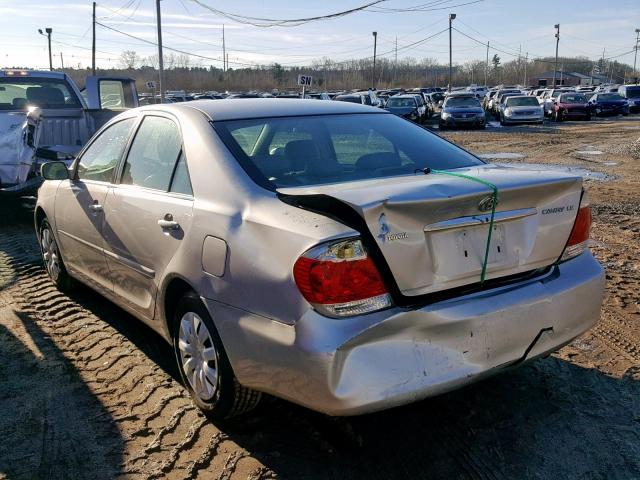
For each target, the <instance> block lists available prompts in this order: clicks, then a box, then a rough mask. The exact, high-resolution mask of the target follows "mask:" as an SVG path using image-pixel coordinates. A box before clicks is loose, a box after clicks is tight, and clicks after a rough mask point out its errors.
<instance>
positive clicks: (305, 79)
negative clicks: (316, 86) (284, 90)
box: [298, 75, 313, 87]
mask: <svg viewBox="0 0 640 480" xmlns="http://www.w3.org/2000/svg"><path fill="white" fill-rule="evenodd" d="M312 81H313V77H312V76H311V75H298V85H302V86H304V87H309V86H311V82H312Z"/></svg>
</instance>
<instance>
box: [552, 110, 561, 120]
mask: <svg viewBox="0 0 640 480" xmlns="http://www.w3.org/2000/svg"><path fill="white" fill-rule="evenodd" d="M553 119H554V120H555V121H556V122H561V121H562V113H560V112H555V113H554V114H553Z"/></svg>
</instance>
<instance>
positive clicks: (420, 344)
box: [35, 99, 604, 418]
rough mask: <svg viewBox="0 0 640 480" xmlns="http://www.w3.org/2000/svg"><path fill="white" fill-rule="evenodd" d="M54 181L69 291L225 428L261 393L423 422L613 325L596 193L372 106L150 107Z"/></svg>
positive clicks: (57, 238)
mask: <svg viewBox="0 0 640 480" xmlns="http://www.w3.org/2000/svg"><path fill="white" fill-rule="evenodd" d="M42 175H43V176H44V177H45V179H46V181H45V182H44V184H43V186H42V187H41V189H40V191H39V196H38V202H37V207H36V211H35V223H36V230H37V234H38V237H39V240H40V242H41V245H42V253H43V257H44V260H45V265H46V268H47V271H48V272H49V275H50V276H51V279H52V281H53V282H55V284H56V285H57V286H58V287H59V288H60V289H69V288H72V287H73V285H74V283H75V282H76V281H80V282H82V283H85V284H87V285H89V286H90V287H92V288H94V289H95V290H97V291H98V292H100V293H102V294H103V295H105V296H106V297H108V298H109V299H111V300H112V301H114V302H115V303H117V304H118V305H119V306H121V307H122V308H123V309H125V310H127V311H129V312H130V313H131V314H133V315H134V316H136V317H138V318H139V319H140V320H141V321H143V322H144V323H146V324H147V325H149V326H150V327H151V328H152V329H154V330H155V331H157V332H159V333H160V334H161V335H162V336H163V337H164V338H165V339H166V340H167V341H168V342H170V343H171V344H172V345H173V348H174V351H175V358H176V362H177V365H178V367H179V370H180V373H181V375H182V378H183V381H184V385H185V387H186V389H187V390H188V391H189V393H190V394H191V396H192V397H193V400H194V402H195V403H196V404H197V405H198V406H199V407H200V408H201V409H202V410H203V411H204V412H205V413H207V414H208V415H210V416H211V417H213V418H226V417H230V416H233V415H236V414H239V413H242V412H244V411H247V410H249V409H251V408H252V407H254V406H255V405H256V404H257V402H258V401H259V399H260V396H261V392H267V393H270V394H273V395H276V396H279V397H282V398H285V399H287V400H290V401H292V402H296V403H298V404H301V405H305V406H307V407H309V408H311V409H315V410H317V411H320V412H325V413H327V414H331V415H353V414H360V413H365V412H370V411H375V410H381V409H385V408H389V407H393V406H397V405H401V404H405V403H408V402H413V401H416V400H419V399H421V398H425V397H427V396H431V395H436V394H440V393H442V392H445V391H448V390H452V389H455V388H457V387H460V386H462V385H465V384H468V383H470V382H473V381H476V380H479V379H481V378H484V377H486V376H488V375H490V374H493V373H497V372H500V371H502V370H504V369H505V368H507V367H511V366H515V365H518V364H521V363H523V362H524V361H528V360H531V359H534V358H537V357H540V356H542V355H547V354H548V353H549V352H552V351H554V350H557V349H558V348H560V347H561V346H562V345H564V344H566V343H568V342H570V341H571V340H572V339H574V338H575V337H576V336H578V335H580V334H581V333H583V332H584V331H586V330H587V329H589V328H590V327H591V326H592V325H593V324H594V323H595V322H596V321H597V320H598V318H599V315H600V307H601V302H602V296H603V287H604V275H603V270H602V268H601V266H600V265H599V264H598V263H597V262H596V260H594V258H593V257H592V255H591V253H590V252H589V250H588V238H589V229H590V225H591V213H590V207H589V202H588V198H587V196H586V194H585V192H584V190H583V186H582V180H581V178H579V177H575V176H571V175H565V174H559V173H555V172H545V171H526V170H520V169H518V168H509V167H498V166H495V165H490V164H486V163H484V162H483V161H482V160H480V159H478V158H477V157H475V156H473V155H471V154H470V153H468V152H466V151H464V150H462V149H460V148H458V147H457V146H455V145H453V144H451V143H449V142H447V141H445V140H443V139H441V138H440V137H438V136H437V135H435V134H432V133H430V132H428V131H426V130H424V129H422V128H420V127H419V126H417V125H415V124H413V123H411V122H408V121H405V120H403V119H401V118H399V117H397V116H395V115H392V114H390V113H388V112H385V111H384V110H380V109H377V108H372V107H366V106H361V105H354V104H350V103H344V102H315V101H313V100H284V99H282V100H273V99H268V100H264V99H256V100H253V99H247V100H240V101H238V100H219V101H215V102H213V101H206V100H203V101H194V102H189V103H182V104H173V105H153V106H148V107H142V108H139V109H135V110H131V111H128V112H125V113H122V114H121V115H119V116H118V117H116V118H114V119H113V120H111V121H110V122H108V123H107V124H106V125H105V126H104V127H103V128H102V129H101V130H100V131H99V132H98V133H96V135H95V136H94V137H93V138H92V140H91V141H90V142H89V143H88V144H87V146H86V147H85V148H84V149H83V151H82V152H81V153H80V154H79V156H78V158H77V159H76V160H75V162H74V163H73V165H72V166H71V168H70V169H67V167H66V166H65V164H63V163H59V162H51V163H48V164H45V165H44V166H43V168H42Z"/></svg>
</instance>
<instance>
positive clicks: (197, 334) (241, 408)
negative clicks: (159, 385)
mask: <svg viewBox="0 0 640 480" xmlns="http://www.w3.org/2000/svg"><path fill="white" fill-rule="evenodd" d="M172 331H173V350H174V353H175V357H176V362H177V364H178V370H180V376H181V377H182V381H183V383H184V386H185V388H186V389H187V391H188V392H189V395H190V396H191V399H192V400H193V402H194V403H195V404H196V405H197V406H198V408H200V410H202V412H203V413H204V414H205V415H206V416H207V417H209V418H210V419H212V420H224V419H227V418H231V417H235V416H237V415H241V414H243V413H246V412H248V411H250V410H252V409H253V408H255V407H256V406H257V405H258V403H259V402H260V399H261V398H262V393H261V392H258V391H256V390H252V389H250V388H246V387H243V386H242V385H240V383H239V382H238V380H237V379H236V376H235V375H234V373H233V369H232V368H231V364H230V363H229V358H228V357H227V354H226V352H225V350H224V346H223V345H222V340H221V339H220V335H219V334H218V331H217V330H216V327H215V325H214V324H213V320H212V319H211V316H210V315H209V312H208V311H207V309H206V308H205V306H204V305H203V304H202V301H201V300H200V298H198V296H197V295H196V294H195V293H189V294H187V295H185V296H184V297H182V298H181V299H180V300H179V301H178V305H177V307H176V311H175V315H174V318H173V330H172ZM205 352H206V353H205ZM196 355H197V356H196ZM212 363H215V366H213V367H212ZM188 364H189V365H188ZM190 365H193V366H195V367H196V368H193V369H192V370H191V369H190V371H189V372H185V368H189V366H190ZM205 365H206V370H205V368H204V367H205ZM198 372H200V374H198Z"/></svg>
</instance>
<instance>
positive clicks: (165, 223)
mask: <svg viewBox="0 0 640 480" xmlns="http://www.w3.org/2000/svg"><path fill="white" fill-rule="evenodd" d="M158 225H160V228H162V229H163V230H177V229H178V228H180V224H179V223H178V222H176V221H175V220H174V219H173V215H171V214H170V213H167V214H166V215H165V216H164V218H161V219H160V220H158Z"/></svg>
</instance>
